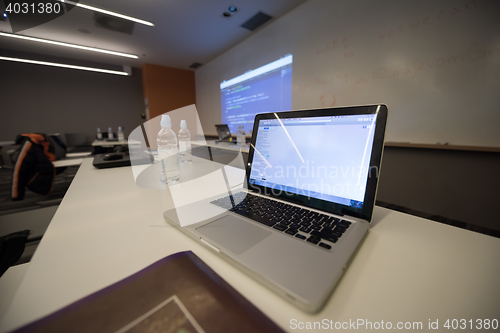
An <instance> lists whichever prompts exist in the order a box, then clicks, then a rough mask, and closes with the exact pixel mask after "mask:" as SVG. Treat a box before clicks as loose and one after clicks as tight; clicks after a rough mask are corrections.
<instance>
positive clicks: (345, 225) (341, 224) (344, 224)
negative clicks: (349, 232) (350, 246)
mask: <svg viewBox="0 0 500 333" xmlns="http://www.w3.org/2000/svg"><path fill="white" fill-rule="evenodd" d="M339 225H340V226H341V227H344V228H346V229H347V228H349V226H350V225H351V222H349V221H346V220H342V221H340V222H339Z"/></svg>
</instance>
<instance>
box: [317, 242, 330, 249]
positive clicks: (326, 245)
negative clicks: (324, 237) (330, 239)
mask: <svg viewBox="0 0 500 333" xmlns="http://www.w3.org/2000/svg"><path fill="white" fill-rule="evenodd" d="M318 246H321V247H322V248H325V249H327V250H330V249H331V248H332V247H331V246H330V245H328V244H325V243H319V244H318Z"/></svg>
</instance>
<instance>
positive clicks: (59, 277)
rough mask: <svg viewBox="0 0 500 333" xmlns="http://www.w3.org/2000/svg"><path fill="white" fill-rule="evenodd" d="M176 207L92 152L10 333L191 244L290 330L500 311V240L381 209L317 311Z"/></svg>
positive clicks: (17, 306)
mask: <svg viewBox="0 0 500 333" xmlns="http://www.w3.org/2000/svg"><path fill="white" fill-rule="evenodd" d="M171 207H172V202H171V199H170V196H169V194H168V192H167V191H164V190H155V189H142V188H139V187H138V186H136V184H135V183H134V178H133V175H132V172H131V168H130V167H121V168H114V169H95V168H94V167H92V160H91V159H85V160H84V161H83V164H82V166H81V167H80V170H79V171H78V173H77V175H76V177H75V179H74V181H73V183H72V184H71V186H70V188H69V190H68V192H67V194H66V196H65V197H64V199H63V201H62V203H61V205H60V207H59V208H58V210H57V212H56V214H55V216H54V218H53V219H52V222H51V224H50V225H49V227H48V229H47V231H46V233H45V236H44V237H43V239H42V241H41V243H40V245H39V246H38V249H37V251H36V252H35V255H34V257H33V259H32V260H31V262H30V264H29V267H28V268H27V271H26V274H25V275H24V278H23V280H22V282H21V283H20V286H19V289H18V290H17V292H16V294H15V295H14V296H13V298H12V302H11V303H10V306H9V308H8V310H7V311H6V314H5V316H4V317H3V318H0V331H2V332H5V331H9V330H12V329H14V328H16V327H19V326H21V325H24V324H27V323H29V322H31V321H33V320H35V319H38V318H40V317H42V316H45V315H48V314H49V313H51V312H53V311H55V310H58V309H60V308H62V307H64V306H66V305H68V304H70V303H72V302H74V301H76V300H78V299H80V298H82V297H85V296H87V295H89V294H90V293H93V292H95V291H98V290H100V289H101V288H104V287H106V286H108V285H110V284H112V283H115V282H117V281H119V280H121V279H123V278H125V277H127V276H129V275H131V274H133V273H135V272H137V271H139V270H141V269H143V268H145V267H146V266H148V265H150V264H152V263H153V262H155V261H157V260H159V259H161V258H163V257H165V256H168V255H170V254H173V253H176V252H179V251H186V250H191V251H193V252H194V253H196V255H198V256H199V257H200V258H201V259H202V260H203V261H205V262H206V263H207V264H208V265H209V266H210V267H212V269H214V270H215V271H216V272H217V273H218V274H219V275H220V276H222V277H223V278H224V279H225V280H226V281H227V282H228V283H229V284H231V285H232V286H233V287H234V288H236V289H237V290H238V291H239V292H240V293H241V294H242V295H243V296H245V297H246V298H247V299H248V300H250V301H251V302H252V303H253V304H255V305H256V306H257V307H258V308H260V309H261V310H262V311H263V312H264V313H266V314H267V315H268V316H269V317H270V318H271V319H272V320H274V321H275V322H276V323H277V324H278V325H280V326H281V327H282V328H284V329H285V330H287V331H294V332H295V331H299V330H297V329H295V330H294V329H292V326H291V324H290V322H291V321H292V320H294V319H295V320H297V323H298V322H314V321H322V320H323V319H327V320H328V321H329V320H332V321H333V323H335V322H340V323H343V322H349V321H356V320H358V319H363V320H367V321H371V322H379V323H380V322H381V321H384V323H387V322H391V323H393V325H394V326H395V325H396V324H397V323H398V322H402V323H406V322H411V323H413V322H422V324H423V330H421V331H428V323H429V320H431V321H433V322H434V321H436V320H439V325H440V327H439V330H436V331H448V330H447V329H445V328H443V327H442V325H443V324H444V323H445V321H446V320H447V319H466V320H470V319H472V320H473V321H475V320H476V319H490V320H491V319H500V283H499V280H500V260H499V259H498V255H499V254H500V239H498V238H494V237H490V236H486V235H482V234H478V233H474V232H471V231H467V230H463V229H459V228H456V227H451V226H448V225H444V224H440V223H437V222H433V221H429V220H425V219H422V218H418V217H414V216H411V215H406V214H402V213H398V212H394V211H391V210H388V209H384V208H380V207H376V209H375V212H374V217H373V222H372V228H371V230H370V233H369V235H368V237H367V238H366V240H365V242H364V244H363V245H362V247H361V249H360V250H359V252H358V253H357V255H356V257H355V258H354V260H353V262H352V264H351V265H350V267H349V268H348V269H347V271H346V273H345V275H344V277H343V278H342V280H341V281H340V283H339V285H338V287H337V288H336V289H335V291H334V292H333V294H332V296H331V298H330V299H329V301H328V303H327V305H326V307H325V308H324V309H323V310H322V311H321V312H320V313H318V314H316V315H310V314H307V313H304V312H303V311H301V310H299V309H297V308H295V307H294V306H293V305H291V304H289V303H288V302H286V301H285V300H283V299H281V298H280V297H278V296H277V295H275V294H274V293H273V292H271V291H269V290H268V289H267V288H265V287H263V286H262V285H260V284H259V283H258V282H256V281H254V280H253V279H251V278H250V277H248V276H246V275H245V274H244V273H242V272H240V271H239V270H238V269H236V268H233V267H232V266H231V265H230V264H228V263H226V262H225V261H224V260H222V259H220V258H219V257H217V256H216V255H215V254H213V253H211V252H210V250H208V249H206V248H204V247H203V246H202V245H200V244H197V243H195V242H194V241H192V240H191V239H190V238H188V237H187V236H185V235H184V234H182V233H181V232H179V231H177V230H176V229H174V228H173V227H171V226H169V225H168V224H166V223H165V222H164V220H163V217H162V213H163V211H164V210H166V209H169V208H171ZM304 283H307V282H306V281H305V282H304ZM363 327H364V326H363ZM363 327H361V328H360V330H362V328H363ZM309 331H311V330H309ZM466 331H469V330H466Z"/></svg>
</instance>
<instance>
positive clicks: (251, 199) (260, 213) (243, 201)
mask: <svg viewBox="0 0 500 333" xmlns="http://www.w3.org/2000/svg"><path fill="white" fill-rule="evenodd" d="M211 203H212V204H214V205H217V206H219V207H222V208H224V209H227V210H229V211H231V212H234V213H236V214H239V215H242V216H245V217H248V218H250V219H252V220H254V221H256V222H259V223H262V224H264V225H266V226H268V227H271V228H274V229H277V230H279V231H281V232H284V233H286V234H289V235H291V236H295V237H296V238H298V239H301V240H304V241H306V242H309V243H312V244H314V245H318V246H320V247H322V248H325V249H327V250H330V249H331V248H332V247H331V245H329V244H327V243H324V242H323V241H328V242H331V243H336V242H337V241H338V240H339V238H340V237H341V236H342V234H343V233H344V232H345V231H346V230H347V228H349V226H350V225H351V222H349V221H346V220H342V219H340V218H337V217H333V216H329V215H325V214H321V213H317V212H313V211H310V210H307V209H303V208H300V207H297V206H293V205H289V204H286V203H283V202H280V201H274V200H270V199H268V198H263V197H260V196H256V195H252V194H249V193H245V192H240V193H237V194H235V195H230V196H227V197H224V198H220V199H217V200H214V201H212V202H211Z"/></svg>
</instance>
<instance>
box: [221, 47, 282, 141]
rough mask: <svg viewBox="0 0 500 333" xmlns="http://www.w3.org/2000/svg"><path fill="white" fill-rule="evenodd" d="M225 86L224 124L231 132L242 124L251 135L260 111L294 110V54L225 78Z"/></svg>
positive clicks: (223, 103) (222, 117)
mask: <svg viewBox="0 0 500 333" xmlns="http://www.w3.org/2000/svg"><path fill="white" fill-rule="evenodd" d="M220 89H221V123H222V124H227V125H228V126H229V130H230V131H231V133H236V131H237V130H238V125H243V126H244V127H245V132H246V133H247V134H248V133H249V132H250V130H252V128H253V120H254V118H255V115H256V114H257V113H264V112H273V111H287V110H291V109H292V55H291V54H290V55H286V56H284V57H282V58H280V59H278V60H276V61H273V62H271V63H269V64H267V65H264V66H262V67H259V68H257V69H254V70H252V71H249V72H247V73H245V74H242V75H240V76H237V77H235V78H233V79H231V80H228V81H223V82H222V83H221V84H220Z"/></svg>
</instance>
